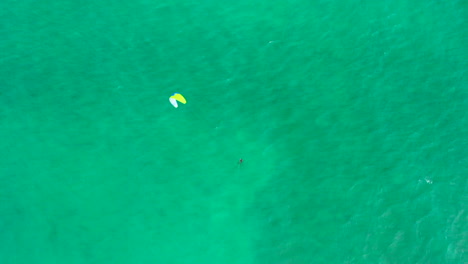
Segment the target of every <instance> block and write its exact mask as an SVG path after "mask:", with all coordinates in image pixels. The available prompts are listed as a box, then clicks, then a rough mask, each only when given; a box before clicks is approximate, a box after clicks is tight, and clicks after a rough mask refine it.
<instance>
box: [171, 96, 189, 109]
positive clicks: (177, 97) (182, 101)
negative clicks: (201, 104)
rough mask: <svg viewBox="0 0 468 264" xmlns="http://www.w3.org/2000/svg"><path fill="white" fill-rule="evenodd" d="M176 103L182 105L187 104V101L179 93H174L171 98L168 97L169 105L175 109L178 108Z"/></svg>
mask: <svg viewBox="0 0 468 264" xmlns="http://www.w3.org/2000/svg"><path fill="white" fill-rule="evenodd" d="M177 101H179V102H181V103H183V104H185V103H187V100H185V98H184V96H182V95H181V94H180V93H175V94H173V95H172V96H171V97H169V102H171V104H172V105H173V106H174V107H175V108H177V107H179V105H178V104H177Z"/></svg>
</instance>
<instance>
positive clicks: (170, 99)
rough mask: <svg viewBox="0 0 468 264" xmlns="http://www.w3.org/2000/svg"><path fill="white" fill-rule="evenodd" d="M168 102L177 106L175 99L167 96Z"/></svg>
mask: <svg viewBox="0 0 468 264" xmlns="http://www.w3.org/2000/svg"><path fill="white" fill-rule="evenodd" d="M169 102H171V104H172V105H173V106H174V107H175V108H177V107H179V105H178V104H177V100H176V99H174V98H172V97H170V98H169Z"/></svg>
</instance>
